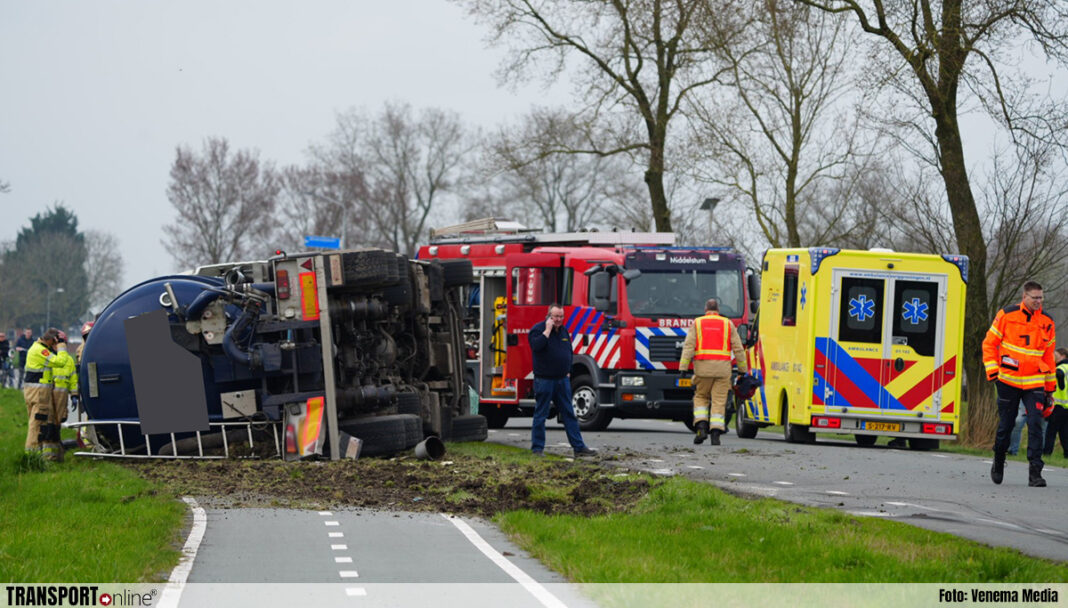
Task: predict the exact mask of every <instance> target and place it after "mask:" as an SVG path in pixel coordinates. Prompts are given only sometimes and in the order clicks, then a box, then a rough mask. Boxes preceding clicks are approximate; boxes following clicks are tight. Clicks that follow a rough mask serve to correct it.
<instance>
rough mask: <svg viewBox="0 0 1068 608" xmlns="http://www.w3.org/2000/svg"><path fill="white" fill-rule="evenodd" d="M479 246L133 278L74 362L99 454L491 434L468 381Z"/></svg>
mask: <svg viewBox="0 0 1068 608" xmlns="http://www.w3.org/2000/svg"><path fill="white" fill-rule="evenodd" d="M471 278H472V274H471V264H470V262H469V261H466V260H460V261H441V262H433V263H427V262H421V261H418V260H411V259H408V258H407V257H405V256H403V255H399V254H396V253H393V252H390V251H384V250H380V249H361V250H351V251H342V252H337V253H317V252H308V253H299V254H294V255H287V254H285V253H283V252H279V253H278V255H276V256H275V257H273V258H271V259H269V260H266V261H259V262H243V263H233V264H219V265H214V266H206V267H201V268H198V269H197V270H196V271H195V272H193V273H192V274H188V275H173V276H167V277H161V278H156V279H152V280H149V281H146V282H144V283H141V284H139V285H136V286H134V287H132V288H130V289H129V290H127V291H126V292H124V293H123V294H122V295H120V296H119V297H118V298H116V299H115V300H114V301H113V302H112V303H111V304H109V305H108V307H107V308H106V309H105V310H104V311H103V312H102V313H101V315H100V317H99V319H98V320H97V322H96V324H95V326H94V327H93V330H92V333H91V334H90V336H89V338H88V340H87V341H86V343H85V349H84V351H83V354H82V359H81V364H80V390H81V395H82V403H81V410H82V414H81V415H80V417H79V420H78V421H76V422H74V423H71V424H69V426H76V427H79V434H80V436H81V437H83V438H84V439H85V443H86V444H88V445H90V446H91V447H92V453H94V454H102V455H117V456H138V457H172V458H173V457H178V458H181V457H193V458H196V457H212V456H231V455H234V454H235V453H237V454H248V453H250V452H251V453H255V454H259V455H281V456H283V457H284V458H286V459H287V460H296V459H302V458H330V459H338V458H345V457H353V456H356V455H358V454H362V455H372V456H373V455H388V454H392V453H396V452H399V451H402V450H405V449H409V448H412V447H414V446H416V445H417V444H419V443H420V442H422V441H424V439H426V438H428V437H435V438H437V439H440V440H446V441H448V440H452V441H481V440H484V439H485V438H486V420H485V418H483V417H482V416H479V415H477V414H472V413H471V406H470V403H471V401H470V400H469V396H468V389H467V386H466V383H465V380H464V353H463V335H462V326H461V318H462V316H461V315H462V309H461V305H460V299H459V298H460V294H459V288H460V287H462V286H465V285H467V284H468V283H470V282H471Z"/></svg>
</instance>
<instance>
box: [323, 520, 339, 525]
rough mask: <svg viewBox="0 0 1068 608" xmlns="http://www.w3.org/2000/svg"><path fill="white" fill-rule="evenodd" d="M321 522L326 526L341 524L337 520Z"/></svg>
mask: <svg viewBox="0 0 1068 608" xmlns="http://www.w3.org/2000/svg"><path fill="white" fill-rule="evenodd" d="M323 523H324V524H326V525H327V526H340V525H341V524H340V523H339V522H336V521H324V522H323Z"/></svg>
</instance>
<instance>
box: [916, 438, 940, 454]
mask: <svg viewBox="0 0 1068 608" xmlns="http://www.w3.org/2000/svg"><path fill="white" fill-rule="evenodd" d="M909 449H910V450H919V451H923V452H926V451H929V450H937V449H938V440H937V439H919V438H916V439H909Z"/></svg>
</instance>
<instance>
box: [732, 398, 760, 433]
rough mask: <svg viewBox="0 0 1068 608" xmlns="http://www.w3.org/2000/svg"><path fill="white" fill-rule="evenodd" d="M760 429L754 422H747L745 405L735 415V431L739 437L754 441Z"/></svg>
mask: <svg viewBox="0 0 1068 608" xmlns="http://www.w3.org/2000/svg"><path fill="white" fill-rule="evenodd" d="M758 430H760V427H759V426H757V425H756V424H755V423H753V422H747V421H746V419H745V405H744V404H743V405H742V406H741V407H739V408H738V412H737V413H736V414H735V415H734V431H735V432H736V433H738V436H739V437H741V438H742V439H753V438H755V437H756V436H757V431H758Z"/></svg>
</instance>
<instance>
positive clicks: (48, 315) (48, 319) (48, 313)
mask: <svg viewBox="0 0 1068 608" xmlns="http://www.w3.org/2000/svg"><path fill="white" fill-rule="evenodd" d="M52 291H53V290H52V287H51V286H49V288H48V291H47V292H45V294H46V295H45V328H44V329H43V330H42V331H41V333H42V334H43V333H44V332H46V331H48V329H49V328H50V327H52ZM55 292H56V293H63V288H62V287H56V289H55Z"/></svg>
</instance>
